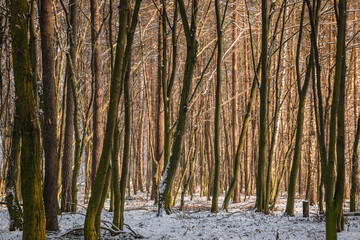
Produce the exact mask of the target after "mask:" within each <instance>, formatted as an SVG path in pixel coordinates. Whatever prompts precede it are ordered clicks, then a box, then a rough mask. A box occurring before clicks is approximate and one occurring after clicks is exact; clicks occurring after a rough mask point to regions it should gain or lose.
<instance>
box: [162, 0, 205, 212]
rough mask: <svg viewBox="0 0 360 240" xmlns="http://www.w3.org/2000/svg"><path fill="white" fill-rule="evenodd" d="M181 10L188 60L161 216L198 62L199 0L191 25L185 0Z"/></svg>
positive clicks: (166, 205) (167, 200)
mask: <svg viewBox="0 0 360 240" xmlns="http://www.w3.org/2000/svg"><path fill="white" fill-rule="evenodd" d="M177 2H178V4H179V5H178V6H179V11H180V15H181V19H182V23H183V28H184V32H185V38H186V45H187V53H186V62H185V71H184V78H183V87H182V92H181V99H180V106H179V113H178V119H177V124H176V129H175V135H174V140H173V145H172V155H171V156H170V159H169V161H168V163H167V165H166V167H165V171H164V174H163V178H162V180H161V183H160V187H159V202H158V215H159V216H161V215H162V213H163V210H165V211H166V213H167V214H169V213H170V204H171V199H170V192H171V189H172V185H173V182H174V179H175V173H176V169H177V166H178V164H179V159H180V153H181V150H182V138H183V135H184V130H185V124H186V115H187V111H188V98H189V94H190V91H191V83H192V78H193V74H194V68H195V63H196V50H197V41H196V20H197V19H196V17H197V11H198V5H197V4H198V2H197V0H193V1H192V11H191V13H192V14H191V25H189V22H188V19H187V15H186V8H185V3H184V1H183V0H178V1H177Z"/></svg>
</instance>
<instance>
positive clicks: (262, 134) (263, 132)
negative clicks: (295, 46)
mask: <svg viewBox="0 0 360 240" xmlns="http://www.w3.org/2000/svg"><path fill="white" fill-rule="evenodd" d="M267 5H268V3H267V1H265V0H262V1H261V15H262V28H261V29H262V38H261V66H262V67H261V87H260V129H259V160H258V172H257V177H256V211H259V212H262V211H264V209H265V191H266V189H265V187H266V183H265V164H266V162H265V160H266V145H267V138H268V120H267V119H268V79H267V62H268V61H267V60H268V54H267V49H268V46H267V44H268V35H269V34H268V31H269V26H268V7H267Z"/></svg>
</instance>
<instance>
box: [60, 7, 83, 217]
mask: <svg viewBox="0 0 360 240" xmlns="http://www.w3.org/2000/svg"><path fill="white" fill-rule="evenodd" d="M63 7H64V8H65V6H63ZM78 7H79V6H78V1H77V0H70V2H69V8H70V26H71V28H70V26H68V28H69V31H70V32H69V33H68V34H69V35H68V39H69V44H70V47H69V50H68V51H69V52H70V58H71V61H72V63H71V64H72V67H73V69H72V70H73V71H75V69H74V68H75V67H76V58H77V57H76V55H77V54H76V46H77V44H76V42H77V32H78V30H77V29H78V19H77V18H78V12H79V9H78ZM69 65H70V64H69V61H68V62H67V70H66V114H65V134H64V155H63V161H62V169H61V183H62V184H61V185H62V191H61V196H62V197H61V211H63V212H70V211H71V203H72V193H71V192H72V191H71V190H72V178H73V177H72V168H73V165H74V155H73V154H74V153H73V149H74V148H73V139H74V110H75V107H74V96H73V90H72V86H71V85H72V83H71V81H72V79H71V74H72V73H71V69H70V66H69Z"/></svg>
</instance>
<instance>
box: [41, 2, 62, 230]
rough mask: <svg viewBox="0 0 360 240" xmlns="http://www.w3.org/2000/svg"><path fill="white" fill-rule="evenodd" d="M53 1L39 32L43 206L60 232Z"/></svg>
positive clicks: (48, 222)
mask: <svg viewBox="0 0 360 240" xmlns="http://www.w3.org/2000/svg"><path fill="white" fill-rule="evenodd" d="M51 4H52V1H46V0H42V1H41V9H40V30H41V48H42V51H41V53H42V80H43V91H42V92H43V102H44V132H43V142H44V151H45V180H44V192H43V195H44V204H45V217H46V229H47V230H51V231H57V230H59V224H58V219H57V208H58V202H57V188H54V186H57V181H58V165H57V143H58V142H57V112H56V110H57V107H56V84H55V66H54V43H53V31H52V27H53V26H52V24H53V20H52V6H51Z"/></svg>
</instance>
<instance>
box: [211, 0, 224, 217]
mask: <svg viewBox="0 0 360 240" xmlns="http://www.w3.org/2000/svg"><path fill="white" fill-rule="evenodd" d="M215 10H216V32H217V49H218V52H217V65H216V100H215V101H216V103H215V122H214V123H215V131H214V132H215V138H214V153H215V154H214V156H215V174H214V189H213V198H212V204H211V212H218V211H219V208H218V195H219V176H220V111H221V109H220V108H221V106H220V102H221V65H222V64H221V63H222V26H221V13H220V4H219V0H215Z"/></svg>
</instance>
